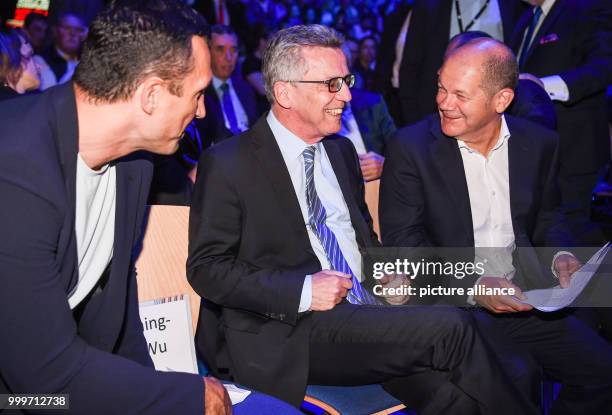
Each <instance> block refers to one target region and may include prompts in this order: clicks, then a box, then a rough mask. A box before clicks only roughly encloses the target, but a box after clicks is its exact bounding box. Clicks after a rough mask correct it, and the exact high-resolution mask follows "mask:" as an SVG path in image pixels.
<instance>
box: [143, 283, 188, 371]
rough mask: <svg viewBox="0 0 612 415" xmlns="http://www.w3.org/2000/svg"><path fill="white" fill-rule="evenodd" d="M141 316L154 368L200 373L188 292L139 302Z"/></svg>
mask: <svg viewBox="0 0 612 415" xmlns="http://www.w3.org/2000/svg"><path fill="white" fill-rule="evenodd" d="M140 319H141V321H142V325H143V327H144V336H145V339H146V340H147V347H148V349H149V355H150V356H151V359H152V360H153V364H154V365H155V369H157V370H161V371H164V372H187V373H195V374H197V373H198V364H197V360H196V353H195V345H194V341H193V329H192V325H191V311H190V306H189V296H188V295H180V296H176V297H170V298H161V299H157V300H153V301H147V302H144V303H140Z"/></svg>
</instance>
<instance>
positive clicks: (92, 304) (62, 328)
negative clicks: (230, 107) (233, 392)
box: [0, 83, 204, 414]
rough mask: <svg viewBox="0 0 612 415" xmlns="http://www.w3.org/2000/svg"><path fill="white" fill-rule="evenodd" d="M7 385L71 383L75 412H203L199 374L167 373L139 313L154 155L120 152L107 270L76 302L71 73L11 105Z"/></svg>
mask: <svg viewBox="0 0 612 415" xmlns="http://www.w3.org/2000/svg"><path fill="white" fill-rule="evenodd" d="M0 124H2V125H10V126H11V128H4V129H2V130H1V131H0V194H2V203H1V204H0V229H2V237H1V238H0V281H1V283H0V284H1V287H0V307H1V310H0V326H1V327H2V336H1V337H0V339H1V340H0V393H68V394H70V410H71V411H70V413H75V414H85V413H86V414H111V413H123V414H137V413H139V414H140V413H147V414H168V413H181V414H201V413H203V400H204V399H203V387H202V380H201V378H199V377H198V376H194V375H187V374H167V375H166V374H164V375H161V374H156V373H155V372H154V370H153V368H152V362H151V360H150V358H149V356H148V353H147V349H146V343H145V341H144V337H143V334H142V331H143V327H142V324H141V322H140V318H139V314H138V302H137V288H136V275H135V272H134V262H133V258H132V247H133V245H134V243H135V241H136V238H137V237H138V235H139V233H140V229H141V221H142V216H143V208H144V203H145V200H146V196H147V192H148V186H149V182H150V180H151V164H150V162H149V161H148V160H146V159H143V158H142V156H140V155H138V154H134V155H132V156H130V157H126V158H123V159H120V160H117V161H116V166H117V194H116V216H115V221H116V222H115V242H114V249H113V260H112V265H111V267H110V273H109V274H108V279H107V280H106V281H104V282H103V283H101V284H99V289H100V290H101V291H100V292H98V293H97V294H96V295H93V296H89V297H87V298H86V299H85V300H84V302H83V303H81V304H80V305H79V306H78V309H79V311H78V317H77V313H74V312H73V311H71V310H70V308H69V306H68V301H67V296H68V293H70V291H71V290H72V289H73V288H74V287H75V285H76V283H77V281H78V260H77V250H76V238H75V229H74V227H75V224H74V221H75V197H76V194H75V193H76V162H77V152H78V142H77V138H78V137H77V135H78V132H77V113H76V105H75V98H74V92H73V89H72V84H71V83H68V84H65V85H61V86H58V87H55V88H51V89H49V90H48V91H47V92H45V93H43V94H41V95H38V96H31V97H24V98H17V99H14V100H10V101H8V102H5V103H1V104H0Z"/></svg>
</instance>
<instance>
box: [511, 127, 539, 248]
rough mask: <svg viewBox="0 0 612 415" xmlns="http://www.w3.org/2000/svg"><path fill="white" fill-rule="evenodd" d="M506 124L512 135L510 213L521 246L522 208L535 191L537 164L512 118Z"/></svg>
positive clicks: (528, 202)
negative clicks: (533, 179) (533, 181)
mask: <svg viewBox="0 0 612 415" xmlns="http://www.w3.org/2000/svg"><path fill="white" fill-rule="evenodd" d="M506 123H507V124H508V129H509V130H510V134H511V136H510V139H509V140H508V177H509V187H510V212H511V216H512V228H513V229H514V235H515V239H516V242H517V245H518V246H521V245H522V244H521V243H520V241H521V238H522V235H523V233H524V230H523V229H519V226H518V223H521V220H520V217H521V216H523V215H525V214H526V212H523V211H522V208H521V207H525V206H529V205H530V200H529V199H530V198H531V193H532V191H533V189H532V185H531V183H530V177H531V176H532V175H533V172H532V170H533V166H537V163H535V164H534V162H532V161H531V153H530V151H529V149H528V148H527V146H525V144H524V141H523V139H522V138H523V137H522V136H521V133H520V130H517V128H516V127H515V124H514V121H513V120H512V118H511V117H508V116H506Z"/></svg>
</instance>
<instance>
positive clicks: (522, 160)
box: [379, 115, 569, 288]
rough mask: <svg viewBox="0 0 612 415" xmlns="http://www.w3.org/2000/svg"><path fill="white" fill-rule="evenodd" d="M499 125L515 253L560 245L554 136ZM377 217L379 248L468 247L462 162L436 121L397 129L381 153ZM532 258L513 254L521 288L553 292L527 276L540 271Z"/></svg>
mask: <svg viewBox="0 0 612 415" xmlns="http://www.w3.org/2000/svg"><path fill="white" fill-rule="evenodd" d="M506 122H507V124H508V129H509V130H510V133H511V137H510V139H509V141H508V146H509V149H508V159H509V160H508V165H509V177H510V210H511V214H512V227H513V229H514V237H515V242H516V246H517V247H519V248H530V247H532V246H564V245H565V244H568V242H569V236H568V235H567V233H566V232H565V229H564V228H562V227H561V224H562V222H561V216H560V214H559V212H558V210H557V206H558V204H559V193H558V189H557V184H556V180H557V175H556V173H557V168H558V162H557V145H558V144H557V142H558V137H557V135H556V133H555V132H554V131H551V130H549V129H547V128H544V127H541V126H539V125H537V124H534V123H531V122H529V121H525V120H521V119H519V118H514V117H511V116H506ZM379 212H380V226H381V234H382V241H383V244H384V245H385V246H402V247H420V246H434V247H473V246H474V231H473V225H472V213H471V208H470V199H469V193H468V187H467V181H466V178H465V170H464V167H463V160H462V158H461V153H460V150H459V146H458V145H457V140H455V139H454V138H450V137H447V136H445V135H444V134H443V133H442V131H441V129H440V119H439V117H438V116H437V115H433V116H430V117H428V118H426V119H425V120H423V121H421V122H419V123H417V124H415V125H413V126H410V127H406V128H403V129H400V130H398V131H397V133H396V135H395V137H394V138H393V139H392V140H391V142H390V143H389V145H388V146H387V157H386V160H385V168H384V170H383V174H382V182H381V189H380V210H379ZM532 251H533V250H530V249H521V250H519V254H524V257H522V258H519V261H520V264H519V266H518V267H517V271H518V272H517V273H520V272H521V270H520V267H521V266H522V267H523V271H524V272H523V273H522V278H523V281H522V282H524V283H525V284H526V285H523V286H522V287H523V288H525V287H528V288H532V287H542V286H547V285H552V283H553V280H552V278H548V277H544V276H543V274H542V273H540V272H529V273H527V272H526V271H527V269H529V271H534V269H537V270H538V271H539V270H540V265H539V261H538V260H537V257H536V256H534V255H536V253H535V252H532ZM546 254H547V255H540V257H541V259H542V263H543V264H547V265H545V266H547V267H548V268H549V267H550V259H551V258H550V252H547V253H546ZM472 258H473V257H472ZM515 259H516V258H515ZM527 278H529V280H528V281H527ZM518 285H519V286H521V284H518Z"/></svg>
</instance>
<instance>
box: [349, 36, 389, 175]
mask: <svg viewBox="0 0 612 415" xmlns="http://www.w3.org/2000/svg"><path fill="white" fill-rule="evenodd" d="M342 51H343V52H344V55H345V56H346V60H347V64H348V67H349V70H350V69H351V65H350V62H351V60H352V59H351V52H350V50H349V45H347V43H346V42H345V43H344V45H343V46H342ZM351 95H352V97H353V98H352V99H351V101H349V102H347V103H346V104H345V105H344V111H343V112H342V127H341V128H340V131H339V132H338V134H339V135H343V136H345V137H347V138H348V139H350V140H351V142H352V143H353V145H354V146H355V150H356V151H357V154H358V155H359V165H360V167H361V174H362V175H363V178H364V180H365V181H371V180H376V179H378V178H380V175H381V174H382V169H383V164H384V162H385V158H384V157H383V156H382V155H383V154H384V151H385V145H386V143H387V142H388V140H389V139H390V138H391V136H392V135H393V133H394V132H395V124H394V122H393V119H392V118H391V115H390V114H389V111H388V110H387V105H386V103H385V100H384V99H383V97H382V96H381V95H380V94H377V93H374V92H370V91H366V90H365V89H362V88H357V87H353V88H351Z"/></svg>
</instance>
